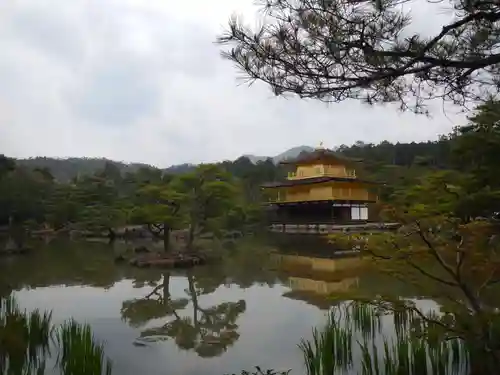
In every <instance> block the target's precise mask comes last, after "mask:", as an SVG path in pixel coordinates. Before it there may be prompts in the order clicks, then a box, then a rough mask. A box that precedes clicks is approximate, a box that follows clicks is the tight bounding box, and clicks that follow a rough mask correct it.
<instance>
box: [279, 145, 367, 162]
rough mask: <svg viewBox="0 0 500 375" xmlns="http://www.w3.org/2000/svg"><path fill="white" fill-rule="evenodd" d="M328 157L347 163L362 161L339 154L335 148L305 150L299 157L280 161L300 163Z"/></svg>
mask: <svg viewBox="0 0 500 375" xmlns="http://www.w3.org/2000/svg"><path fill="white" fill-rule="evenodd" d="M328 158H330V159H331V158H334V159H337V160H339V161H342V162H346V163H355V162H360V161H361V159H353V158H348V157H346V156H344V155H342V154H339V153H338V152H335V151H333V150H329V149H322V148H321V149H316V150H314V151H312V152H307V153H306V152H303V153H301V154H300V155H299V156H298V157H296V158H294V159H289V160H283V161H282V162H280V164H300V163H307V162H310V161H314V160H318V159H328Z"/></svg>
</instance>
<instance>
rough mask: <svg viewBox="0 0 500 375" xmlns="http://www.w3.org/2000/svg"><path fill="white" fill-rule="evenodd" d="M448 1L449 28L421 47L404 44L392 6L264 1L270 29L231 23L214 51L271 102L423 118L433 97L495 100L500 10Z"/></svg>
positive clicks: (402, 19) (401, 19) (403, 23)
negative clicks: (378, 107)
mask: <svg viewBox="0 0 500 375" xmlns="http://www.w3.org/2000/svg"><path fill="white" fill-rule="evenodd" d="M448 1H449V3H450V5H451V6H452V10H450V22H449V23H448V24H445V25H443V27H442V28H441V30H440V32H439V33H437V34H436V35H434V36H430V37H427V36H423V35H422V34H419V33H413V34H412V35H409V34H408V32H407V26H408V25H410V24H411V19H410V17H409V15H408V14H406V13H404V12H403V10H402V8H401V7H400V5H401V2H397V1H389V2H384V3H383V4H382V5H383V7H381V8H378V7H376V6H374V4H373V3H374V1H370V0H368V1H349V0H340V1H326V0H261V3H262V5H263V6H264V9H265V10H266V16H267V17H268V18H267V19H266V20H269V19H271V20H272V21H271V22H265V23H264V26H263V27H261V28H260V29H258V30H257V31H253V30H251V29H249V28H247V27H245V26H244V25H243V24H242V23H241V22H239V21H238V20H237V19H232V20H231V21H230V23H229V29H228V31H227V32H226V33H224V34H223V35H221V36H220V37H219V38H218V42H219V43H222V44H223V45H228V46H230V48H229V49H227V50H224V51H223V52H222V55H223V57H225V58H227V59H229V60H231V61H233V62H234V63H235V64H236V66H237V68H239V70H241V71H242V72H243V73H244V75H245V77H246V78H248V79H249V80H250V82H253V81H255V80H260V81H263V82H265V83H267V84H269V85H270V86H271V88H272V89H273V91H274V92H275V94H276V95H283V94H287V93H292V94H297V95H298V96H300V97H303V98H315V99H320V100H323V101H327V102H339V101H342V100H345V99H350V98H354V99H362V100H364V101H366V102H367V103H370V104H373V103H380V102H399V103H400V105H401V109H411V110H413V111H415V112H424V111H425V110H424V108H423V107H424V103H425V102H426V101H427V100H429V99H432V98H436V97H440V98H443V99H446V100H451V101H452V102H454V103H458V104H465V101H466V100H469V99H478V98H482V97H484V96H485V95H488V94H497V93H498V92H499V87H500V85H499V82H500V68H499V66H498V65H499V63H500V52H499V47H500V41H499V38H500V24H499V22H500V3H498V2H493V1H492V2H488V1H474V2H473V1H463V0H448ZM438 3H439V4H438V5H436V6H442V5H441V2H438ZM412 98H413V99H414V100H415V101H414V103H413V104H411V105H410V103H409V102H410V100H411V99H412Z"/></svg>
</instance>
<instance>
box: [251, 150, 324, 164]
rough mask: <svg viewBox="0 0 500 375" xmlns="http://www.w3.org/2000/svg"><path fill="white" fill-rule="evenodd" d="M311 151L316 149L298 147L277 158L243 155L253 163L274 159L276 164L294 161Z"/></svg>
mask: <svg viewBox="0 0 500 375" xmlns="http://www.w3.org/2000/svg"><path fill="white" fill-rule="evenodd" d="M311 151H314V148H312V147H310V146H297V147H293V148H291V149H289V150H286V151H285V152H282V153H281V154H278V155H276V156H256V155H251V154H250V155H248V154H247V155H243V157H246V158H248V159H250V161H251V162H252V163H257V162H259V161H264V160H266V159H269V158H271V159H273V162H274V163H275V164H277V163H279V162H282V161H283V160H287V159H294V158H296V157H297V156H299V155H300V154H301V153H302V152H311Z"/></svg>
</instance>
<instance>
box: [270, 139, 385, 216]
mask: <svg viewBox="0 0 500 375" xmlns="http://www.w3.org/2000/svg"><path fill="white" fill-rule="evenodd" d="M357 163H359V160H355V159H349V158H346V157H344V156H342V155H339V154H338V153H336V152H334V151H332V150H328V149H323V148H319V149H316V150H314V151H313V152H310V153H307V154H303V155H300V156H299V157H298V158H296V159H294V160H290V161H285V162H283V164H287V165H289V166H291V167H293V169H294V170H293V171H291V172H290V173H288V176H287V178H286V180H285V181H281V182H271V183H267V184H264V185H262V188H263V190H264V193H265V195H266V197H267V203H268V204H270V205H271V206H273V207H274V208H275V209H276V210H277V211H276V214H279V215H278V216H282V217H283V216H285V217H288V218H290V217H295V218H298V219H305V218H307V217H308V218H309V219H313V218H317V219H335V221H337V220H341V221H342V220H343V221H351V220H368V206H367V204H368V203H371V202H376V201H377V200H378V198H377V194H376V192H375V191H374V187H375V186H376V185H377V184H376V183H374V182H371V181H367V180H364V179H361V178H359V177H358V175H357V174H356V164H357Z"/></svg>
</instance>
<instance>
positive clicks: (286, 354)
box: [0, 243, 411, 375]
mask: <svg viewBox="0 0 500 375" xmlns="http://www.w3.org/2000/svg"><path fill="white" fill-rule="evenodd" d="M295 245H297V244H295ZM306 249H307V250H306ZM270 250H271V251H272V253H271V254H269V253H270ZM312 250H314V249H313V248H311V245H310V244H309V245H307V244H305V245H304V246H303V249H302V251H301V250H300V246H299V249H297V246H295V248H292V247H291V246H283V244H281V245H276V244H273V245H270V244H267V245H266V246H264V245H262V244H256V243H242V244H240V245H239V246H237V247H236V248H235V249H233V251H232V252H231V254H230V255H228V256H227V257H225V258H224V260H223V261H222V262H221V263H219V264H216V265H209V266H203V267H198V268H195V269H193V270H190V271H173V272H163V271H159V270H152V269H150V270H139V269H133V268H130V267H128V266H127V265H120V264H115V263H114V255H115V254H116V251H117V249H116V248H112V247H110V246H108V245H104V244H98V243H56V244H50V245H48V246H46V247H44V248H43V249H39V250H38V251H36V252H35V253H33V254H31V255H29V256H27V257H22V258H10V259H8V260H6V259H4V260H2V263H0V275H1V276H0V277H1V278H2V280H3V282H7V283H8V284H9V285H10V288H11V289H12V290H13V294H14V295H15V296H16V298H17V300H18V302H19V305H20V306H21V307H22V308H27V309H28V310H31V309H35V308H38V309H43V310H52V312H53V318H54V323H58V322H62V321H64V320H66V319H68V318H71V317H73V318H75V319H76V320H78V321H79V322H87V323H89V324H90V325H91V326H92V328H93V330H94V332H95V335H96V337H97V338H98V339H99V340H101V341H104V342H105V351H106V354H107V355H108V356H109V357H110V358H111V359H112V360H113V363H114V368H113V369H114V371H113V372H114V373H116V374H124V375H129V374H130V375H136V374H149V375H156V374H187V375H191V374H192V375H197V374H204V375H221V374H227V373H240V371H241V370H242V369H246V370H251V369H252V368H254V367H255V366H261V367H262V368H264V369H266V368H274V369H283V370H286V369H292V374H301V373H303V371H302V370H303V359H302V354H301V352H300V350H299V349H298V347H297V345H298V343H299V342H300V339H301V338H309V337H310V336H311V330H312V328H313V327H315V326H318V325H320V324H323V323H324V322H325V320H326V316H327V312H328V308H329V306H331V305H333V304H335V303H338V302H339V301H341V300H343V299H346V298H348V296H349V293H351V292H352V291H359V290H363V292H364V294H373V295H376V294H379V293H385V294H387V292H388V290H389V289H390V290H391V291H393V292H395V293H398V294H406V296H410V294H411V291H407V290H403V289H401V290H399V289H397V288H400V286H396V285H395V284H394V283H393V282H392V281H388V280H385V279H383V278H382V277H381V276H377V275H375V274H373V273H372V272H368V271H367V270H366V268H365V267H363V265H362V264H361V262H360V261H359V260H358V259H353V258H340V259H325V257H324V254H323V253H321V252H317V251H312ZM327 251H328V250H327ZM319 253H321V254H319Z"/></svg>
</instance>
